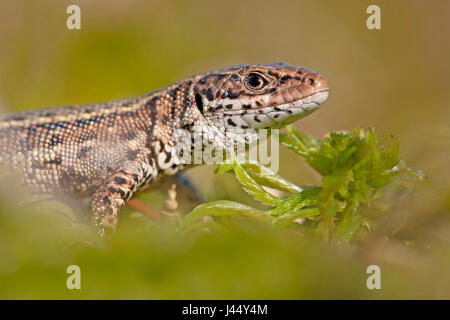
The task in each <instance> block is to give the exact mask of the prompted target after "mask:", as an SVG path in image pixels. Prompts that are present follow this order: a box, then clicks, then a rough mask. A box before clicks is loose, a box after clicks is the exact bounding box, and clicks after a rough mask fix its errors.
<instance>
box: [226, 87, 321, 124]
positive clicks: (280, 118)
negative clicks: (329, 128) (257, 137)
mask: <svg viewBox="0 0 450 320" xmlns="http://www.w3.org/2000/svg"><path fill="white" fill-rule="evenodd" d="M328 95H329V89H328V88H326V89H322V90H320V91H316V92H314V93H311V94H309V95H307V96H304V97H302V98H300V99H296V100H293V101H289V102H283V103H280V104H277V105H271V106H267V107H262V108H258V109H247V110H243V109H239V110H226V111H225V112H224V115H225V116H226V117H231V118H232V119H233V120H234V122H235V123H240V124H242V125H241V126H240V127H241V128H242V127H247V128H252V129H266V128H274V129H275V128H282V127H284V126H286V125H287V124H289V123H292V122H295V121H297V120H299V119H301V118H303V117H305V116H307V115H309V114H310V113H312V112H313V111H315V110H317V109H318V108H319V107H320V106H321V105H322V104H323V103H324V102H325V101H326V100H327V99H328Z"/></svg>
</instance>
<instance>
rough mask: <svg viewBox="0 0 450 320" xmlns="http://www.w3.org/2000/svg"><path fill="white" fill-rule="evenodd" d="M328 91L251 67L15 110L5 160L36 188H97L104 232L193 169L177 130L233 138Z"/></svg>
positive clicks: (319, 80)
mask: <svg viewBox="0 0 450 320" xmlns="http://www.w3.org/2000/svg"><path fill="white" fill-rule="evenodd" d="M328 90H329V87H328V83H327V81H326V80H325V78H323V77H322V76H321V75H320V74H318V73H317V72H314V71H311V70H308V69H303V68H298V67H293V66H289V65H287V64H281V63H278V64H271V65H246V66H237V67H231V68H227V69H222V70H219V71H215V72H211V73H207V74H203V75H199V76H195V77H191V78H188V79H185V80H183V81H180V82H178V83H176V84H174V85H171V86H168V87H166V88H163V89H160V90H157V91H154V92H152V93H149V94H146V95H143V96H140V97H136V98H131V99H126V100H121V101H112V102H108V103H102V104H92V105H84V106H70V107H61V108H51V109H43V110H38V111H31V112H23V113H13V114H6V115H3V116H1V117H0V164H6V165H8V166H9V168H11V169H17V168H20V170H22V171H23V183H24V184H25V185H27V186H30V187H32V189H33V190H34V192H38V193H53V194H58V193H61V192H63V193H69V194H72V195H90V196H91V197H92V203H91V207H92V212H93V220H94V223H95V224H96V225H97V226H98V228H99V233H100V234H103V233H104V230H105V228H106V227H110V228H115V226H116V224H117V221H118V212H119V209H120V208H121V207H122V206H123V205H124V204H125V202H126V201H127V200H129V199H130V198H131V197H132V196H133V194H134V193H135V192H136V191H138V190H141V189H143V188H145V187H146V186H148V185H149V184H151V183H153V182H155V181H156V180H157V179H159V178H160V177H162V176H164V175H172V174H174V173H176V172H178V171H179V170H181V169H183V168H184V167H185V165H186V163H184V162H183V160H181V159H180V158H179V157H178V156H177V154H176V152H175V143H176V141H175V138H174V135H173V134H174V131H175V130H177V129H185V130H188V131H193V130H194V128H200V129H201V130H202V131H203V132H204V133H206V134H209V135H210V136H213V137H214V138H215V139H217V138H219V139H218V140H217V141H223V140H224V139H225V138H224V137H225V133H226V131H227V130H232V129H247V128H251V129H260V128H281V127H283V126H285V125H286V124H288V123H291V122H293V121H295V120H297V119H299V118H301V117H304V116H305V115H307V114H309V113H311V112H312V111H314V110H316V109H317V108H318V107H319V106H320V105H321V104H322V103H323V102H324V101H325V100H326V99H327V97H328Z"/></svg>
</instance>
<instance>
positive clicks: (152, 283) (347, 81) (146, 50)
mask: <svg viewBox="0 0 450 320" xmlns="http://www.w3.org/2000/svg"><path fill="white" fill-rule="evenodd" d="M70 4H77V5H79V6H80V7H81V27H82V28H81V30H68V29H67V28H66V19H67V16H68V15H67V14H66V8H67V6H68V5H70ZM370 4H378V5H379V6H380V7H381V25H382V30H376V31H372V30H368V29H367V28H366V18H367V16H368V15H367V14H366V8H367V6H368V5H370ZM449 13H450V2H448V1H433V2H428V1H409V0H408V1H407V0H404V1H376V2H373V1H371V2H368V1H359V0H358V1H357V0H355V1H339V2H338V1H314V2H313V1H266V2H263V1H234V0H232V1H224V2H218V1H217V2H213V1H144V0H128V1H105V0H97V1H88V0H86V1H75V0H73V1H67V0H64V1H62V0H59V1H44V0H38V1H29V0H28V1H27V0H18V1H6V0H0V44H1V50H0V106H1V110H2V111H5V112H6V111H19V110H30V109H34V108H43V107H49V106H61V105H71V104H85V103H93V102H103V101H107V100H112V99H119V98H126V97H130V96H136V95H140V94H143V93H146V92H149V91H152V90H155V89H158V88H160V87H163V86H166V85H168V84H170V83H172V82H175V81H177V80H180V79H182V78H184V77H186V76H190V75H193V74H198V73H203V72H206V71H211V70H214V69H219V68H222V67H225V66H229V65H235V64H246V63H272V62H279V61H282V62H286V63H289V64H292V65H298V66H303V67H307V68H311V69H313V70H316V71H319V72H321V73H323V74H324V75H325V76H326V77H327V79H328V81H329V82H330V85H331V94H330V98H329V100H328V101H327V103H326V104H325V105H324V106H323V107H322V108H321V109H320V110H319V111H317V112H316V113H314V114H312V115H310V116H309V117H307V118H305V119H303V120H301V121H299V122H298V123H296V124H295V127H296V128H297V129H298V130H300V131H301V132H304V133H306V134H310V135H313V136H316V137H323V136H324V135H325V134H327V133H328V132H330V131H333V130H334V131H335V130H352V129H354V128H355V127H358V126H359V127H375V128H376V130H377V133H378V135H380V137H381V138H382V139H387V138H388V137H389V135H393V136H394V137H396V138H397V139H398V141H399V143H400V146H401V147H402V151H403V154H404V157H405V159H406V162H407V163H408V165H410V166H412V167H415V168H418V169H422V170H423V171H424V172H425V173H426V174H427V176H428V180H427V181H426V182H425V185H426V187H425V188H424V191H423V194H422V195H421V196H420V197H419V199H417V200H415V201H416V202H411V201H406V202H407V203H402V205H403V207H400V209H398V210H397V211H396V212H394V213H393V214H392V215H391V217H390V218H389V219H386V221H382V223H381V224H380V225H381V227H380V228H379V229H378V230H377V231H376V232H374V235H373V237H372V238H371V239H370V240H369V241H367V242H366V243H365V244H363V245H362V246H360V247H351V248H345V249H343V248H335V247H328V246H326V245H323V244H318V243H309V244H308V245H305V244H300V243H298V242H297V241H296V240H295V241H293V240H292V238H291V237H290V235H281V236H280V235H277V236H273V235H270V234H268V232H265V231H264V230H263V229H262V230H260V229H258V228H255V230H259V231H261V232H256V231H250V232H249V231H248V230H246V231H242V230H241V231H236V233H235V234H234V233H233V235H232V236H224V237H215V236H201V237H199V238H195V239H190V240H188V241H186V240H183V239H178V238H177V236H176V235H174V234H173V233H171V231H170V228H165V227H158V226H153V225H147V224H148V222H146V221H143V220H142V221H141V219H139V218H138V219H134V220H133V219H128V220H127V218H126V215H124V216H125V218H124V219H123V220H124V221H125V222H124V223H123V224H124V227H123V233H121V235H119V236H118V238H117V239H116V240H115V241H114V242H113V243H108V244H102V245H100V247H101V248H102V249H101V250H100V249H98V247H97V246H95V245H94V246H89V245H88V246H83V245H79V244H78V245H75V248H74V247H72V246H70V247H67V246H66V245H67V241H68V242H69V243H73V237H74V236H75V237H76V236H77V235H78V233H79V232H81V231H80V230H79V229H77V231H73V230H72V231H73V232H72V231H68V232H62V231H58V228H59V227H56V228H53V229H52V227H51V226H54V224H55V223H56V225H57V226H59V225H58V223H62V224H63V225H66V224H67V223H66V222H60V221H57V222H55V221H53V220H52V222H51V223H50V222H49V221H47V219H48V217H46V216H44V217H42V216H40V217H39V218H38V220H39V221H37V222H36V221H34V220H33V219H34V218H33V219H30V221H28V220H29V219H28V218H23V216H22V215H21V214H20V213H17V214H15V215H16V216H17V217H21V218H17V219H18V220H15V218H14V219H12V220H11V218H10V216H11V212H12V211H14V209H11V208H10V207H9V206H8V204H7V203H6V204H5V203H3V204H2V215H1V218H0V298H9V299H10V298H138V299H139V298H205V299H208V298H247V299H248V298H274V299H278V298H293V299H298V298H450V276H449V275H448V270H449V266H450V249H449V247H450V224H449V223H448V222H449V221H448V216H449V207H450V185H449V177H450V166H449V165H448V163H449V160H450V145H449V137H450V126H449V119H450V90H448V86H449V83H450V81H449V80H450V62H449V60H448V57H449V56H450V42H449V41H448V32H449V31H450V21H449V19H448V14H449ZM280 159H281V160H280V166H281V167H280V171H279V173H280V174H281V175H282V176H285V177H289V178H290V179H291V180H292V181H293V182H296V183H299V184H318V183H319V182H320V181H319V177H318V176H317V175H316V174H315V173H314V172H313V171H312V170H311V169H309V168H308V167H307V166H306V165H304V164H303V163H299V162H298V160H297V158H296V157H295V156H294V155H293V153H292V152H290V151H288V150H286V149H282V150H281V157H280ZM187 175H188V176H189V177H191V178H192V180H193V181H194V183H196V184H197V186H198V187H199V188H200V189H201V191H202V192H203V194H204V195H205V196H206V198H207V199H209V200H212V199H233V200H238V201H242V202H245V201H248V197H247V196H246V195H245V194H244V193H243V192H241V189H240V187H238V184H237V182H235V179H234V178H233V177H232V176H223V175H220V176H214V174H213V168H212V167H208V166H203V167H197V168H194V169H192V170H190V171H188V172H187ZM149 199H153V201H155V202H157V203H156V204H155V206H156V207H158V206H159V207H161V206H162V204H161V203H162V200H161V199H163V197H162V196H160V195H158V194H156V195H153V196H149ZM395 201H397V200H395ZM398 201H399V203H401V199H399V200H398ZM24 220H25V221H27V222H26V223H24V222H23V221H24ZM137 222H139V223H137ZM146 227H148V228H150V229H151V230H152V232H151V234H152V236H151V237H150V238H149V237H148V233H145V232H144V233H140V232H133V230H135V229H136V228H137V230H141V229H142V228H144V229H145V228H146ZM30 229H32V231H30ZM153 229H154V230H153ZM399 230H400V231H399ZM153 231H154V232H153ZM83 232H84V231H83ZM86 232H87V234H89V231H86ZM402 232H403V233H402ZM387 234H389V237H388V236H387ZM399 235H400V236H399ZM80 237H81V238H82V239H84V240H83V241H85V240H86V239H87V238H89V236H86V234H84V233H83V235H82V236H80ZM396 237H397V238H396ZM68 238H69V239H72V240H67V239H68ZM412 238H414V239H415V241H418V242H420V243H421V246H420V249H417V248H410V247H408V246H406V245H405V241H406V240H408V239H412ZM66 240H67V241H66ZM86 241H87V240H86ZM92 241H94V242H95V241H98V240H96V239H94V240H92ZM61 243H62V244H61ZM408 243H411V242H408ZM68 264H78V265H80V267H81V270H82V273H83V277H85V278H83V280H82V286H83V289H82V290H81V291H69V290H67V289H66V288H65V279H66V277H67V275H66V274H65V268H66V266H67V265H68ZM369 264H378V265H380V266H381V267H382V272H383V273H382V274H383V280H382V290H375V291H370V290H368V289H367V288H366V286H365V279H366V278H367V275H366V273H365V268H366V267H367V266H368V265H369Z"/></svg>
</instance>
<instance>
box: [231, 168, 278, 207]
mask: <svg viewBox="0 0 450 320" xmlns="http://www.w3.org/2000/svg"><path fill="white" fill-rule="evenodd" d="M233 169H234V174H235V175H236V178H237V179H238V180H239V182H240V184H241V185H242V187H243V188H244V191H245V192H247V193H248V194H249V195H250V196H251V197H252V198H254V199H256V200H258V201H261V202H262V203H264V204H267V205H270V206H277V205H280V204H281V203H282V200H281V199H278V198H276V197H274V196H273V195H271V194H270V193H269V192H267V191H266V190H264V189H263V188H262V187H261V186H260V185H259V184H258V183H257V182H256V181H255V180H253V179H252V177H251V176H250V175H249V174H248V173H247V172H246V171H245V170H244V169H243V168H242V166H241V165H240V164H239V163H238V162H237V161H236V162H235V163H234V167H233Z"/></svg>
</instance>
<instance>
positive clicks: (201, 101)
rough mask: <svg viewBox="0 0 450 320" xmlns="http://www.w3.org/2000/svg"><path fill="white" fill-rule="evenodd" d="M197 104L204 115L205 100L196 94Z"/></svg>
mask: <svg viewBox="0 0 450 320" xmlns="http://www.w3.org/2000/svg"><path fill="white" fill-rule="evenodd" d="M195 104H196V105H197V108H198V110H199V111H200V112H201V113H203V100H202V96H201V95H199V94H198V93H196V94H195Z"/></svg>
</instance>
